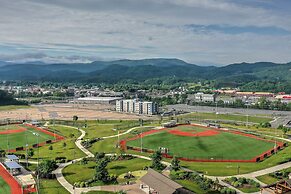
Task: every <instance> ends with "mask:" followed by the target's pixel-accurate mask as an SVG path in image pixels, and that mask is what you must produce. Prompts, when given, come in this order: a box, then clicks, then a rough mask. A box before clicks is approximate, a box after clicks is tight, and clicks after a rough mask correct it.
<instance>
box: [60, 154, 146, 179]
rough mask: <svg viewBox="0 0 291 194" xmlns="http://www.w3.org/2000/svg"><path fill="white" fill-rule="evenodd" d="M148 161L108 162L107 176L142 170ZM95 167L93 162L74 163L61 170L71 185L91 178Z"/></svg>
mask: <svg viewBox="0 0 291 194" xmlns="http://www.w3.org/2000/svg"><path fill="white" fill-rule="evenodd" d="M150 164H151V162H150V161H148V160H144V159H139V158H135V159H132V160H123V161H113V162H110V163H109V164H108V166H107V169H108V172H109V174H112V175H113V174H114V175H117V176H119V175H121V174H124V173H127V172H129V171H130V172H133V171H137V170H142V169H143V168H144V167H145V166H149V165H150ZM95 165H96V163H95V162H94V161H89V162H88V164H86V165H82V164H80V163H75V164H72V165H69V166H67V167H66V168H65V169H64V170H63V174H64V176H65V178H66V179H67V181H68V182H69V183H71V184H74V183H75V182H80V181H86V180H88V179H91V178H93V176H94V174H95Z"/></svg>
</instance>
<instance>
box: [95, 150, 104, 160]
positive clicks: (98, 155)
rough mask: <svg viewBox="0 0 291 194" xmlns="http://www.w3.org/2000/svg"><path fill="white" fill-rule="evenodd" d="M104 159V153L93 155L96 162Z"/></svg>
mask: <svg viewBox="0 0 291 194" xmlns="http://www.w3.org/2000/svg"><path fill="white" fill-rule="evenodd" d="M104 157H105V153H104V152H96V154H95V159H96V162H97V161H98V160H100V159H102V158H104Z"/></svg>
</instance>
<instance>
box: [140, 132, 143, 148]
mask: <svg viewBox="0 0 291 194" xmlns="http://www.w3.org/2000/svg"><path fill="white" fill-rule="evenodd" d="M142 132H143V130H142V128H141V133H140V153H142Z"/></svg>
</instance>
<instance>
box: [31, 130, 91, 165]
mask: <svg viewBox="0 0 291 194" xmlns="http://www.w3.org/2000/svg"><path fill="white" fill-rule="evenodd" d="M49 128H50V130H55V132H56V133H57V134H59V135H62V136H63V137H65V139H64V140H62V141H59V142H56V143H53V144H51V146H52V147H53V150H49V146H50V144H48V145H44V146H42V147H40V148H39V156H40V158H41V159H55V158H56V157H57V156H58V157H60V156H61V157H66V158H67V159H69V160H72V159H75V158H81V157H84V156H85V154H84V153H83V152H82V151H81V150H80V149H79V148H78V147H77V146H76V145H75V140H76V138H78V137H79V136H80V135H81V132H79V131H78V130H77V129H74V128H71V127H65V126H60V125H55V126H50V127H49ZM72 134H73V135H74V136H73V137H71V135H72ZM64 143H66V146H65V147H64ZM34 153H35V154H34V156H33V157H32V158H33V159H36V158H37V154H36V153H37V149H35V151H34Z"/></svg>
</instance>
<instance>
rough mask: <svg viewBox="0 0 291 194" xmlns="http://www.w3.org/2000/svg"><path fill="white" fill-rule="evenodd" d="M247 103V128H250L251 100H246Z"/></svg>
mask: <svg viewBox="0 0 291 194" xmlns="http://www.w3.org/2000/svg"><path fill="white" fill-rule="evenodd" d="M246 105H247V128H249V102H248V101H246Z"/></svg>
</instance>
